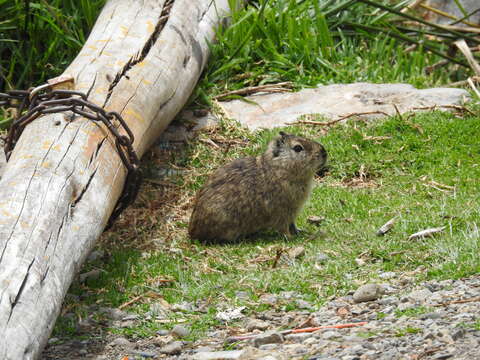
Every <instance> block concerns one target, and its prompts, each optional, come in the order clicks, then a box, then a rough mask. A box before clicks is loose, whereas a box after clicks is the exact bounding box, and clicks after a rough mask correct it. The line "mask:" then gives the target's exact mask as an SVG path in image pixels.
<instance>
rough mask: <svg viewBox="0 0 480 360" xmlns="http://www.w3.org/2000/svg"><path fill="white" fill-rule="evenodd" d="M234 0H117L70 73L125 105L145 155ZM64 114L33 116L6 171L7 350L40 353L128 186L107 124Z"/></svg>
mask: <svg viewBox="0 0 480 360" xmlns="http://www.w3.org/2000/svg"><path fill="white" fill-rule="evenodd" d="M228 3H229V1H228V0H195V1H192V0H174V1H171V0H170V1H166V0H143V1H133V0H110V1H108V2H107V4H106V5H105V7H104V9H103V10H102V12H101V14H100V16H99V18H98V20H97V22H96V24H95V26H94V28H93V30H92V33H91V35H90V37H89V38H88V40H87V42H86V44H85V45H84V47H83V48H82V50H81V51H80V53H79V54H78V56H77V58H76V59H75V60H74V61H73V62H72V64H71V65H70V66H69V67H68V69H67V70H66V71H65V73H66V74H70V75H73V76H74V78H75V84H76V86H75V88H76V89H78V90H80V91H84V92H88V93H89V94H90V95H89V100H90V101H92V102H94V103H96V104H98V105H102V106H103V105H105V108H106V109H107V110H109V111H111V110H114V111H117V112H119V113H121V114H122V116H123V117H124V119H125V120H126V121H127V123H128V124H129V126H130V128H131V129H132V131H133V133H134V135H135V143H134V147H135V149H136V151H137V152H138V154H139V155H142V154H143V153H144V152H145V150H146V149H147V148H148V147H149V146H150V145H151V144H152V142H153V141H154V140H155V138H156V137H157V136H158V135H159V134H160V133H161V132H162V130H163V129H165V127H166V126H167V125H168V123H169V122H170V121H171V120H172V118H173V117H174V116H175V114H176V113H177V112H178V111H179V110H180V109H181V108H182V106H183V105H184V104H185V102H186V101H187V99H188V97H189V95H190V94H191V92H192V90H193V88H194V86H195V84H196V82H197V80H198V78H199V76H200V73H201V71H202V69H203V67H204V65H205V62H206V60H207V56H208V46H207V42H208V41H212V40H213V39H214V28H215V27H216V25H217V24H218V23H219V21H222V20H223V18H224V17H225V16H226V15H227V14H228V12H229V11H230V10H229V5H228ZM170 4H172V8H171V10H170V11H169V15H167V13H168V11H166V9H167V7H168V6H169V5H170ZM162 11H163V13H162ZM163 16H168V21H167V22H166V24H165V25H164V26H163V27H162V26H160V25H158V24H160V23H161V22H162V20H163V19H162V17H163ZM65 115H66V114H54V115H48V116H44V117H42V118H40V119H37V120H35V121H34V122H33V123H31V124H30V125H28V126H27V128H26V129H25V131H24V133H23V134H22V136H21V138H20V140H19V142H18V143H17V146H16V148H15V150H14V152H13V154H12V156H11V158H10V161H9V162H8V164H7V166H6V169H5V173H4V174H3V177H2V179H1V182H0V358H1V359H15V360H19V359H36V358H38V357H39V356H40V353H41V350H42V348H43V346H44V345H45V343H46V341H47V339H48V336H49V334H50V332H51V330H52V327H53V326H54V323H55V319H56V317H57V315H58V313H59V311H60V308H61V304H62V300H63V297H64V295H65V293H66V291H67V289H68V287H69V285H70V283H71V281H72V278H73V277H74V275H75V273H76V272H77V271H78V269H79V268H80V266H81V265H82V263H83V261H84V259H85V258H86V256H87V255H88V253H89V251H90V250H91V248H92V247H93V245H94V243H95V240H96V239H97V238H98V237H99V235H100V234H101V233H102V231H103V229H104V227H105V224H106V222H107V220H108V218H109V216H110V213H111V211H112V209H113V207H114V205H115V203H116V200H117V199H118V196H119V195H120V193H121V190H122V187H123V183H124V179H125V175H126V172H125V169H124V167H123V165H122V163H121V161H120V159H119V157H118V155H117V153H116V151H115V149H114V146H113V145H112V141H111V139H110V137H108V136H107V132H106V131H105V130H104V128H103V127H102V126H99V125H97V124H94V123H91V122H88V121H86V120H85V119H82V118H80V117H77V118H75V119H74V120H73V121H68V117H66V116H65Z"/></svg>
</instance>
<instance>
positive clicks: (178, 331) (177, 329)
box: [171, 324, 190, 338]
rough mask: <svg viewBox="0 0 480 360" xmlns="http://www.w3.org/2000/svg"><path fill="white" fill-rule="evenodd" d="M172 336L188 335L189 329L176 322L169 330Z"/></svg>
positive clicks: (182, 336) (181, 336)
mask: <svg viewBox="0 0 480 360" xmlns="http://www.w3.org/2000/svg"><path fill="white" fill-rule="evenodd" d="M171 333H172V335H173V336H176V337H179V338H184V337H187V336H188V335H190V329H189V328H188V327H186V326H184V325H180V324H177V325H175V326H174V327H173V329H172V331H171Z"/></svg>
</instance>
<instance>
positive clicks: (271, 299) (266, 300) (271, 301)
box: [259, 294, 278, 305]
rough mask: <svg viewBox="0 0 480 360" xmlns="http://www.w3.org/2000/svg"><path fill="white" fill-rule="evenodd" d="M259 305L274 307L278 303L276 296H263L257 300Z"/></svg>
mask: <svg viewBox="0 0 480 360" xmlns="http://www.w3.org/2000/svg"><path fill="white" fill-rule="evenodd" d="M259 301H260V303H262V304H267V305H275V304H276V303H277V302H278V296H277V295H273V294H263V295H262V296H260V299H259Z"/></svg>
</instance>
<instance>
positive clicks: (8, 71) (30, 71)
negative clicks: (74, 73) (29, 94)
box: [0, 0, 105, 91]
mask: <svg viewBox="0 0 480 360" xmlns="http://www.w3.org/2000/svg"><path fill="white" fill-rule="evenodd" d="M104 3H105V0H91V1H89V0H48V1H47V0H38V1H30V0H0V14H2V15H1V16H2V17H1V19H0V91H3V90H5V89H12V88H15V89H23V88H28V87H30V86H33V85H37V84H39V83H42V82H43V81H45V80H46V79H48V78H51V77H54V76H57V75H58V74H59V73H61V72H62V71H63V70H64V69H65V67H66V66H67V65H68V64H69V63H70V62H71V61H72V60H73V58H74V57H75V56H76V54H77V53H78V52H79V50H80V48H81V47H82V45H83V43H84V42H85V40H86V37H87V36H88V34H89V32H90V29H91V28H92V27H93V25H94V23H95V20H96V18H97V15H98V13H99V11H100V9H101V8H102V6H103V5H104Z"/></svg>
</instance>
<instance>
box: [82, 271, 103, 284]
mask: <svg viewBox="0 0 480 360" xmlns="http://www.w3.org/2000/svg"><path fill="white" fill-rule="evenodd" d="M101 273H102V271H101V270H99V269H94V270H90V271H87V272H86V273H83V274H80V275H79V276H78V280H79V281H80V282H81V283H84V282H86V281H87V280H96V279H98V278H99V277H100V274H101Z"/></svg>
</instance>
